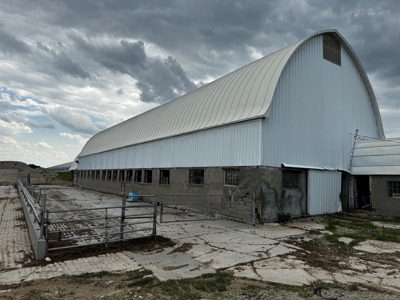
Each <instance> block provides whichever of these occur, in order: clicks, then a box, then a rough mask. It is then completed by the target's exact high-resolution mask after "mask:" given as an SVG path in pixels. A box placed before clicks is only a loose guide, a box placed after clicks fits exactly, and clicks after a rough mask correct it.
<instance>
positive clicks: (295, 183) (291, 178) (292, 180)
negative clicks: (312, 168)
mask: <svg viewBox="0 0 400 300" xmlns="http://www.w3.org/2000/svg"><path fill="white" fill-rule="evenodd" d="M299 175H300V173H299V172H296V171H283V188H284V189H298V188H299Z"/></svg>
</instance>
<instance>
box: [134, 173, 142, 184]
mask: <svg viewBox="0 0 400 300" xmlns="http://www.w3.org/2000/svg"><path fill="white" fill-rule="evenodd" d="M135 182H142V170H135Z"/></svg>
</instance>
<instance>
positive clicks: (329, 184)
mask: <svg viewBox="0 0 400 300" xmlns="http://www.w3.org/2000/svg"><path fill="white" fill-rule="evenodd" d="M307 180H308V181H307V182H308V187H307V191H308V202H307V205H308V213H309V214H310V215H319V214H325V213H335V212H338V211H340V210H339V208H340V197H339V196H340V191H341V182H342V181H341V180H342V174H341V173H340V172H335V171H319V170H309V171H308V179H307Z"/></svg>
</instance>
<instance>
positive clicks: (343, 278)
mask: <svg viewBox="0 0 400 300" xmlns="http://www.w3.org/2000/svg"><path fill="white" fill-rule="evenodd" d="M333 277H334V278H335V280H336V281H337V282H339V283H344V284H349V283H363V284H365V283H367V281H366V280H364V279H362V278H360V277H358V276H354V273H352V274H344V273H340V272H336V273H333Z"/></svg>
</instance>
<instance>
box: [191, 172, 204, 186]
mask: <svg viewBox="0 0 400 300" xmlns="http://www.w3.org/2000/svg"><path fill="white" fill-rule="evenodd" d="M189 183H190V184H203V183H204V170H202V169H191V170H189Z"/></svg>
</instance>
